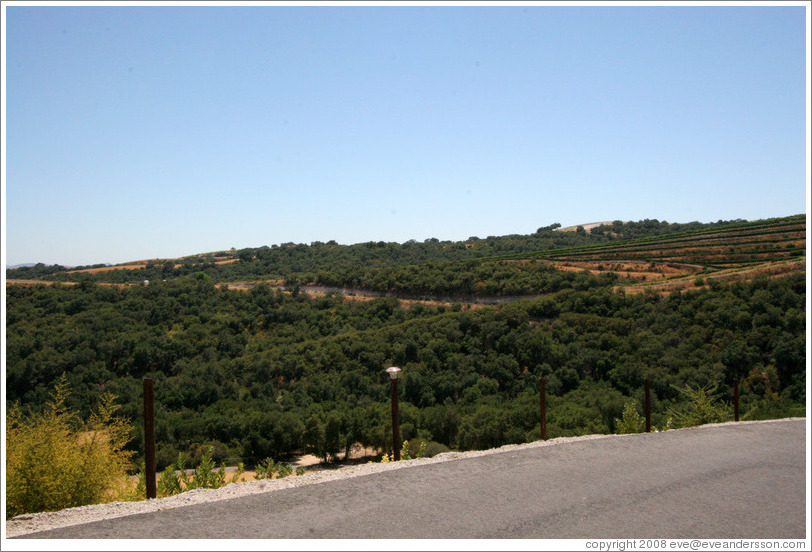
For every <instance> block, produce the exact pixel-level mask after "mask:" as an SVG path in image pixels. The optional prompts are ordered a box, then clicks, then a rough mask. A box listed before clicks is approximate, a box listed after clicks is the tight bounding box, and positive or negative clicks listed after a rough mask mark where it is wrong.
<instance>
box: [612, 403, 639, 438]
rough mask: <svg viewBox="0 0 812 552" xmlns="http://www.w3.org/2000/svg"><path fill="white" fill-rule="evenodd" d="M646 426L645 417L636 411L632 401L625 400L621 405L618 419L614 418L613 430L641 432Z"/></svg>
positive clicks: (624, 432)
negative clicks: (621, 410)
mask: <svg viewBox="0 0 812 552" xmlns="http://www.w3.org/2000/svg"><path fill="white" fill-rule="evenodd" d="M645 427H646V419H645V418H643V417H642V416H641V415H640V414H638V413H637V407H636V406H635V404H634V403H633V402H631V401H630V402H627V403H626V404H625V405H624V406H623V414H622V417H621V418H620V419H618V418H615V431H616V432H617V433H621V434H626V433H642V432H643V430H644V429H645Z"/></svg>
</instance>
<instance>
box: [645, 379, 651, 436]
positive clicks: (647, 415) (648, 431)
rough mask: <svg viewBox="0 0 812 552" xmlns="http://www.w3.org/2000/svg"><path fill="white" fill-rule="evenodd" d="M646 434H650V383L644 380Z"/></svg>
mask: <svg viewBox="0 0 812 552" xmlns="http://www.w3.org/2000/svg"><path fill="white" fill-rule="evenodd" d="M646 433H651V383H650V382H649V380H648V378H646Z"/></svg>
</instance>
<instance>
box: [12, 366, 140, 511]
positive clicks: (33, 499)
mask: <svg viewBox="0 0 812 552" xmlns="http://www.w3.org/2000/svg"><path fill="white" fill-rule="evenodd" d="M68 394H69V393H68V386H67V383H66V379H65V377H64V376H63V378H62V379H61V380H60V382H59V383H58V384H57V385H56V387H55V389H54V391H53V392H52V394H51V401H50V402H49V403H48V404H47V405H46V407H45V409H44V410H43V411H42V412H40V413H35V414H31V415H28V416H25V415H23V414H22V412H21V410H20V408H19V405H14V406H12V407H11V408H10V409H9V410H8V413H7V416H6V518H7V519H8V518H10V517H13V516H16V515H19V514H23V513H30V512H42V511H54V510H61V509H63V508H70V507H73V506H83V505H86V504H96V503H103V502H112V501H114V500H124V499H126V498H127V493H128V491H129V489H128V488H127V487H126V485H124V484H123V482H126V481H127V470H128V468H129V467H130V457H131V455H132V453H131V452H129V451H126V450H124V446H125V444H126V443H127V441H128V439H129V436H130V425H129V422H128V421H127V420H125V419H124V418H121V417H118V416H116V415H115V412H116V409H117V407H116V405H115V404H114V401H115V397H114V396H113V395H112V394H109V393H108V394H104V395H102V397H101V398H100V399H99V404H98V407H97V409H96V411H95V412H93V413H92V414H91V415H90V418H89V419H88V420H87V421H86V422H82V421H81V420H80V419H79V417H78V415H77V414H76V413H75V412H71V411H70V410H69V409H68V408H67V407H66V406H65V399H66V398H67V396H68Z"/></svg>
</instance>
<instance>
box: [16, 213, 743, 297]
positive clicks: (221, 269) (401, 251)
mask: <svg viewBox="0 0 812 552" xmlns="http://www.w3.org/2000/svg"><path fill="white" fill-rule="evenodd" d="M731 222H732V221H721V220H720V221H718V222H716V223H709V224H703V223H699V222H692V223H687V224H678V223H668V222H665V221H658V220H656V219H653V220H652V219H647V220H643V221H639V222H627V223H623V222H621V221H616V222H615V223H613V224H612V225H611V226H603V227H599V228H594V229H592V230H591V231H590V232H586V231H576V232H559V231H557V229H558V228H559V227H560V224H552V225H550V226H545V227H542V228H539V229H538V230H537V231H536V232H535V233H533V234H529V235H508V236H489V237H487V238H478V237H476V236H472V237H470V238H468V239H467V240H465V241H457V242H454V241H440V240H437V239H434V238H431V239H427V240H425V241H422V242H417V241H414V240H410V241H407V242H405V243H402V244H399V243H392V242H383V241H378V242H366V243H359V244H354V245H341V244H337V243H336V242H334V241H329V242H326V243H324V242H313V243H311V244H309V245H308V244H303V243H300V244H295V243H283V244H280V245H276V244H274V245H264V246H262V247H247V248H242V249H232V250H230V251H219V252H214V253H206V254H199V255H191V256H188V257H184V258H182V259H177V260H166V259H156V260H151V261H148V262H145V263H143V264H144V266H142V267H139V268H124V267H121V268H118V267H111V268H112V270H105V271H87V269H97V268H101V267H103V266H104V265H92V266H86V267H71V268H68V267H64V266H59V265H50V266H49V265H45V264H42V263H40V264H37V265H35V266H31V267H20V268H16V269H9V270H6V278H8V279H20V280H22V279H47V280H61V281H75V280H78V279H90V280H93V281H96V282H115V283H124V282H141V281H143V280H151V281H152V280H164V279H168V278H177V277H181V276H191V275H194V274H196V273H198V272H204V273H205V274H207V275H208V276H209V277H210V278H212V279H213V280H214V281H216V282H224V281H233V280H246V279H248V280H256V279H266V280H267V279H270V280H274V279H287V278H292V279H293V280H302V279H303V278H306V277H308V276H312V275H315V274H325V273H328V272H329V273H338V274H341V273H347V272H352V271H354V270H357V269H359V268H363V269H366V270H369V269H386V270H388V269H391V268H393V267H398V266H409V265H411V266H424V265H425V264H426V263H429V262H433V263H454V262H459V261H470V260H479V259H487V258H492V257H495V256H500V255H509V254H521V253H532V252H539V251H548V250H555V249H560V248H569V247H575V246H586V245H595V244H599V243H606V242H614V241H623V240H627V239H633V238H639V237H650V236H663V235H669V234H674V233H678V232H685V231H690V230H697V229H702V228H712V227H717V226H724V225H726V224H730V223H731ZM77 271H80V272H77ZM333 278H334V277H333Z"/></svg>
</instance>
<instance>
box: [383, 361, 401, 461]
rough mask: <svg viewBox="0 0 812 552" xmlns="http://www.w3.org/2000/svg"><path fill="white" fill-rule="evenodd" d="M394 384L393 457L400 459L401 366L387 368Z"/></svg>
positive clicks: (396, 459)
mask: <svg viewBox="0 0 812 552" xmlns="http://www.w3.org/2000/svg"><path fill="white" fill-rule="evenodd" d="M386 372H387V373H388V374H389V379H390V382H391V385H392V459H393V460H395V461H396V462H397V461H398V460H400V422H399V421H398V376H399V375H400V368H398V367H397V366H392V367H390V368H387V369H386Z"/></svg>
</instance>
